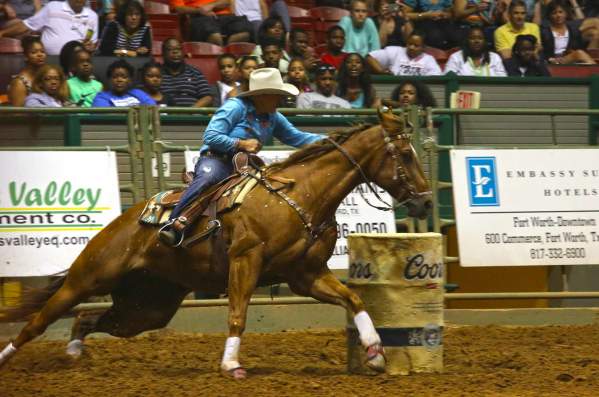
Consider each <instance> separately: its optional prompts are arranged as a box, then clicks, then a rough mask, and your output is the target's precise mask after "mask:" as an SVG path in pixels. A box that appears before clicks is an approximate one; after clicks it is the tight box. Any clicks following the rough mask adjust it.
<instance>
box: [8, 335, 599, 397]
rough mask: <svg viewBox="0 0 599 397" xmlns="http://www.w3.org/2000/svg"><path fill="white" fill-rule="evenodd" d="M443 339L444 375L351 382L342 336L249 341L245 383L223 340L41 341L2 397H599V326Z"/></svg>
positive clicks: (16, 361) (15, 365)
mask: <svg viewBox="0 0 599 397" xmlns="http://www.w3.org/2000/svg"><path fill="white" fill-rule="evenodd" d="M444 336H445V340H444V343H445V372H444V373H443V374H419V375H413V376H407V377H392V376H387V375H378V376H357V375H348V374H347V373H346V371H345V364H346V356H345V354H346V349H345V335H344V333H343V332H341V331H329V332H281V333H276V334H247V335H246V336H245V337H244V340H243V342H242V359H243V363H245V365H246V367H247V369H248V373H249V378H248V379H246V380H244V381H234V380H231V379H227V378H224V377H222V376H220V375H219V374H218V363H219V359H220V355H221V349H222V346H223V343H224V339H225V336H224V335H201V334H183V333H174V332H172V331H168V330H165V331H160V332H154V333H151V334H149V335H146V336H142V337H138V338H134V339H130V340H117V339H93V340H90V341H89V342H88V348H87V351H86V353H85V355H84V356H83V357H82V359H80V360H79V361H78V362H73V361H71V360H70V359H68V358H67V357H66V355H65V354H64V353H63V349H64V343H60V342H37V343H32V344H30V345H28V346H26V347H24V348H23V349H22V351H20V352H19V353H20V354H18V355H17V356H15V357H14V358H13V360H12V361H11V362H9V363H8V364H7V365H6V366H5V367H4V368H2V369H1V370H0V396H2V397H15V396H19V397H25V396H26V397H34V396H35V397H39V396H43V397H46V396H48V397H50V396H54V397H69V396H77V397H87V396H93V397H95V396H98V397H100V396H101V397H106V396H109V397H134V396H148V397H153V396H159V397H172V396H202V397H204V396H243V397H253V396H260V397H262V396H335V397H350V396H467V397H470V396H477V397H483V396H560V397H564V396H599V326H595V327H593V326H567V327H566V326H559V327H558V326H555V327H536V328H532V327H525V328H507V327H496V326H493V327H459V328H448V329H447V330H446V332H445V335H444Z"/></svg>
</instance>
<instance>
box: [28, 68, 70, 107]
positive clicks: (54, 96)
mask: <svg viewBox="0 0 599 397" xmlns="http://www.w3.org/2000/svg"><path fill="white" fill-rule="evenodd" d="M31 91H32V93H31V94H29V95H27V98H26V99H25V107H46V108H61V107H63V105H64V103H65V101H66V100H67V97H68V96H69V89H68V87H67V83H66V81H65V78H64V74H63V73H62V70H61V69H60V67H58V66H56V65H44V66H42V67H41V68H40V69H39V70H38V71H37V72H36V73H35V77H34V79H33V86H32V87H31Z"/></svg>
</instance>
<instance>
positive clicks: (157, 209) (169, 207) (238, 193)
mask: <svg viewBox="0 0 599 397" xmlns="http://www.w3.org/2000/svg"><path fill="white" fill-rule="evenodd" d="M256 176H257V177H258V178H259V177H260V173H258V174H257V175H256ZM254 186H256V179H254V178H250V177H246V178H244V179H243V180H242V181H241V182H240V183H238V184H236V185H235V186H233V187H231V188H230V189H228V190H227V191H226V192H224V193H223V194H222V196H221V197H220V198H219V199H218V204H217V212H221V211H227V210H230V209H232V208H234V207H235V206H237V205H239V204H241V203H242V202H243V199H244V198H245V196H246V195H247V194H248V193H249V192H250V191H251V190H252V189H253V188H254ZM181 193H182V192H181V191H177V190H167V191H165V192H160V193H157V194H155V195H154V196H152V198H150V199H149V200H148V203H147V204H146V206H145V207H144V209H143V211H142V212H141V214H140V215H139V222H140V223H143V224H146V225H154V226H162V225H164V224H165V223H167V222H168V220H169V217H170V215H171V213H172V212H173V208H175V205H176V204H177V203H178V202H179V198H180V197H181Z"/></svg>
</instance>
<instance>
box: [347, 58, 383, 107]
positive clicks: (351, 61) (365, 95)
mask: <svg viewBox="0 0 599 397" xmlns="http://www.w3.org/2000/svg"><path fill="white" fill-rule="evenodd" d="M338 81H339V85H338V87H337V95H338V96H339V97H341V98H343V99H345V100H347V101H348V102H349V103H350V104H351V107H352V108H355V109H362V108H371V107H377V106H378V105H379V104H380V103H379V100H378V99H377V97H376V91H375V89H374V86H373V85H372V83H371V81H370V74H369V73H368V71H367V70H366V65H364V58H362V56H360V54H358V53H353V54H349V55H348V56H347V57H346V58H345V60H344V61H343V64H342V65H341V69H340V70H339V79H338Z"/></svg>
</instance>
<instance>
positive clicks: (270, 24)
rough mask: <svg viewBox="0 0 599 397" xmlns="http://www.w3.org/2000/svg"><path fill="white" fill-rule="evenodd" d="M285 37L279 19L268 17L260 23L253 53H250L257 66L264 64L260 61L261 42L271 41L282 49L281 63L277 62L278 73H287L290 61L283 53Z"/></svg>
mask: <svg viewBox="0 0 599 397" xmlns="http://www.w3.org/2000/svg"><path fill="white" fill-rule="evenodd" d="M286 35H287V32H286V31H285V28H284V27H283V21H282V20H281V18H280V17H278V16H271V17H268V18H266V19H265V20H264V22H262V25H260V28H259V29H258V44H259V45H257V46H256V47H255V48H254V51H252V54H251V55H252V56H254V57H256V59H257V61H258V63H259V64H261V63H264V60H263V59H262V51H263V49H262V46H261V45H260V44H261V43H262V42H264V41H265V40H266V41H267V42H269V41H270V42H272V40H275V41H277V42H278V43H279V47H280V48H281V49H282V51H283V55H282V57H281V61H280V62H279V71H280V72H281V73H287V68H288V67H289V60H290V59H291V57H290V56H289V54H288V53H287V52H286V51H285V47H286V42H287V41H286V38H285V37H286Z"/></svg>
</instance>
